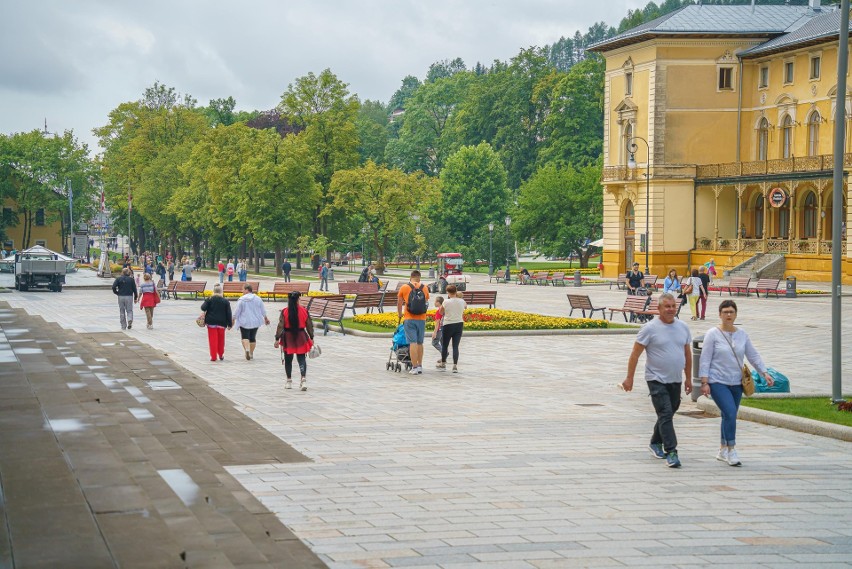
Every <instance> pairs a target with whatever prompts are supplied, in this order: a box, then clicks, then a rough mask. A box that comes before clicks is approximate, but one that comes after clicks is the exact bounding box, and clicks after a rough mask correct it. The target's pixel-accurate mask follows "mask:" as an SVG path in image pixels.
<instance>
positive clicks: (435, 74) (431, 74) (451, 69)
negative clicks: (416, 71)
mask: <svg viewBox="0 0 852 569" xmlns="http://www.w3.org/2000/svg"><path fill="white" fill-rule="evenodd" d="M462 71H467V67H465V65H464V61H463V60H462V58H461V57H457V58H455V59H453V60H449V59H444V60H441V61H436V62H435V63H433V64H432V65H430V66H429V71H427V72H426V83H434V82H435V81H437V80H438V79H446V78H447V77H452V76H453V75H455V74H456V73H461V72H462Z"/></svg>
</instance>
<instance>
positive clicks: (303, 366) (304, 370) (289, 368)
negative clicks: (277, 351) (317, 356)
mask: <svg viewBox="0 0 852 569" xmlns="http://www.w3.org/2000/svg"><path fill="white" fill-rule="evenodd" d="M294 355H295V356H296V361H297V362H298V363H299V373H300V374H302V377H305V376H306V375H307V374H308V361H307V360H306V359H305V354H288V353H286V352H285V353H284V373H286V374H287V379H290V378H291V377H292V376H293V356H294Z"/></svg>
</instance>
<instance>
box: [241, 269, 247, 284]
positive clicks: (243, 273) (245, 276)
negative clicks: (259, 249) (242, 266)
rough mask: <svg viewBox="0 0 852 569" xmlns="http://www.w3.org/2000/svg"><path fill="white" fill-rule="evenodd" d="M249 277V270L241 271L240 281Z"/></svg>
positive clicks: (244, 280)
mask: <svg viewBox="0 0 852 569" xmlns="http://www.w3.org/2000/svg"><path fill="white" fill-rule="evenodd" d="M247 277H248V271H240V282H241V283H244V282H246V278H247Z"/></svg>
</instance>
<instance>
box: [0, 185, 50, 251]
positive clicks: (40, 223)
mask: <svg viewBox="0 0 852 569" xmlns="http://www.w3.org/2000/svg"><path fill="white" fill-rule="evenodd" d="M3 215H4V217H5V218H7V219H11V220H13V221H15V223H14V225H8V226H6V228H5V232H6V239H4V240H3V243H2V248H3V250H4V251H5V253H4V254H8V253H9V252H10V251H14V250H18V251H19V250H21V249H24V248H27V247H32V246H34V245H41V246H43V247H47V248H48V249H50V250H52V251H63V250H65V248H66V247H65V243H64V242H63V241H64V240H63V233H62V223H61V222H60V221H52V220H51V216H49V215H48V214H47V212H46V211H45V210H44V209H38V210H36V211H35V212H34V214H33V219H32V223H31V224H30V228H29V233H30V235H29V237H30V238H29V244H26V243H24V231H25V224H24V220H23V219H22V217H23V216H22V214H20V213H19V212H18V209H17V204H16V203H15V200H13V199H12V198H6V199H5V200H4V201H3ZM54 217H55V216H54Z"/></svg>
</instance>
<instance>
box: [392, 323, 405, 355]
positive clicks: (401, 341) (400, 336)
mask: <svg viewBox="0 0 852 569" xmlns="http://www.w3.org/2000/svg"><path fill="white" fill-rule="evenodd" d="M407 345H408V340H407V339H406V338H405V327H404V326H403V325H402V324H400V325H399V326H397V328H396V332H394V333H393V349H394V350H396V349H397V348H399V347H401V346H407Z"/></svg>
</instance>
